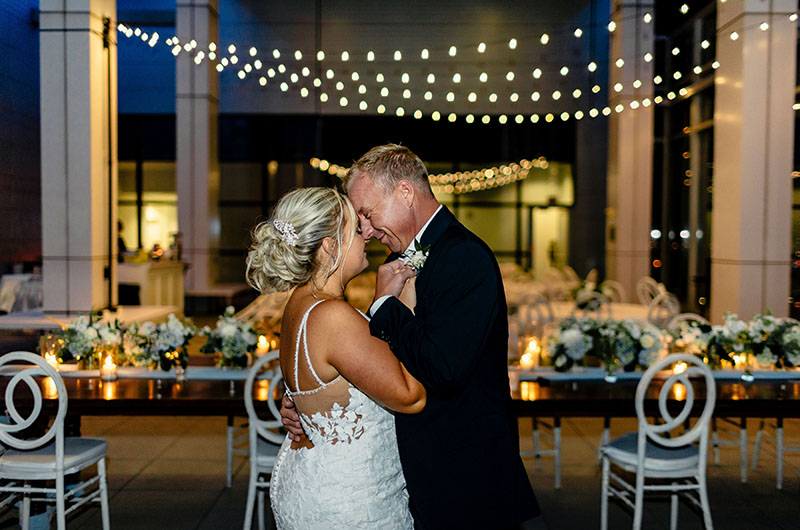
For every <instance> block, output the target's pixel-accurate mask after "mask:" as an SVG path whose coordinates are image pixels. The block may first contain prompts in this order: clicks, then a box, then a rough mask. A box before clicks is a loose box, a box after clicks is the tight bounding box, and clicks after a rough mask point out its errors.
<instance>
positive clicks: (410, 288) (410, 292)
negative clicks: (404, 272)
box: [398, 276, 417, 313]
mask: <svg viewBox="0 0 800 530" xmlns="http://www.w3.org/2000/svg"><path fill="white" fill-rule="evenodd" d="M398 298H399V299H400V301H401V302H403V303H404V304H405V305H406V307H408V308H409V309H410V310H411V312H412V313H413V312H414V308H415V307H417V277H416V276H414V277H413V278H409V279H408V280H406V284H405V285H404V286H403V290H402V291H401V292H400V296H398Z"/></svg>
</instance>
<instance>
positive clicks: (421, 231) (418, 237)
mask: <svg viewBox="0 0 800 530" xmlns="http://www.w3.org/2000/svg"><path fill="white" fill-rule="evenodd" d="M441 209H442V205H441V204H440V205H439V207H438V208H436V211H435V212H433V215H431V216H430V217H428V220H427V221H425V224H424V225H422V228H420V229H419V232H417V235H416V236H414V239H412V240H411V243H409V244H408V248H406V251H405V252H404V254H405V255H408V253H409V252H412V253H413V252H414V251H415V250H416V248H415V247H414V241H422V234H424V233H425V229H426V228H428V225H429V224H431V221H433V218H434V217H436V214H437V213H439V210H441ZM389 296H391V295H388V294H385V295H383V296H381V297H380V298H378V299H377V300H375V301H374V302H372V305H371V306H369V310H368V311H367V313H368V314H369V316H370V317H371V316H372V315H374V314H375V312H376V311H377V310H378V308H380V307H381V306H382V305H383V303H384V302H385V301H386V299H387V298H389Z"/></svg>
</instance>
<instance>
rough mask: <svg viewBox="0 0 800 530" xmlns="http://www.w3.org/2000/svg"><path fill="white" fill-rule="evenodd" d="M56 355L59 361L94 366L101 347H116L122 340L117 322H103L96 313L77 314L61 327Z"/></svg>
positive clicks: (88, 366) (108, 348)
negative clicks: (74, 361) (76, 316)
mask: <svg viewBox="0 0 800 530" xmlns="http://www.w3.org/2000/svg"><path fill="white" fill-rule="evenodd" d="M57 335H58V345H59V346H60V348H58V350H57V351H56V357H57V358H58V360H59V361H60V362H68V361H71V360H73V359H74V360H76V361H78V363H79V364H80V365H82V367H84V368H88V369H91V368H94V366H93V365H94V364H95V362H96V361H97V360H98V359H97V356H98V354H99V353H101V351H102V350H103V349H107V350H113V349H116V348H117V347H118V346H119V344H120V343H121V342H122V331H121V330H120V327H119V322H118V321H116V320H115V321H114V322H103V321H101V320H100V319H99V317H98V315H97V314H96V313H90V314H89V316H88V317H86V316H79V317H78V318H76V319H75V320H73V321H72V322H70V323H69V324H66V325H64V326H63V327H62V329H61V330H60V332H59V333H58V334H57Z"/></svg>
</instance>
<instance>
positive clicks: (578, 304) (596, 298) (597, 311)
mask: <svg viewBox="0 0 800 530" xmlns="http://www.w3.org/2000/svg"><path fill="white" fill-rule="evenodd" d="M572 313H573V315H574V314H578V315H581V316H592V317H595V318H598V319H605V318H611V303H610V302H609V301H608V298H606V297H605V296H604V295H602V294H600V293H598V292H597V291H586V290H584V291H580V292H578V294H577V295H576V296H575V308H574V309H573V311H572Z"/></svg>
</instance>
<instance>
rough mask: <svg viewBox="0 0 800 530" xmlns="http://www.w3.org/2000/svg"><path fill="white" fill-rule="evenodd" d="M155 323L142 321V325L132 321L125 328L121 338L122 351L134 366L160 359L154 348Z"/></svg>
mask: <svg viewBox="0 0 800 530" xmlns="http://www.w3.org/2000/svg"><path fill="white" fill-rule="evenodd" d="M156 336H157V332H156V325H155V324H153V323H152V322H144V323H143V324H142V325H139V324H137V323H136V322H134V323H132V324H131V325H130V326H128V328H127V329H126V330H125V334H124V336H123V338H122V351H123V352H124V354H125V358H126V360H127V361H128V362H129V363H130V364H132V365H134V366H151V365H156V364H158V363H159V361H160V357H159V354H158V352H157V351H156V350H155V347H154V346H155V342H156Z"/></svg>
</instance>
